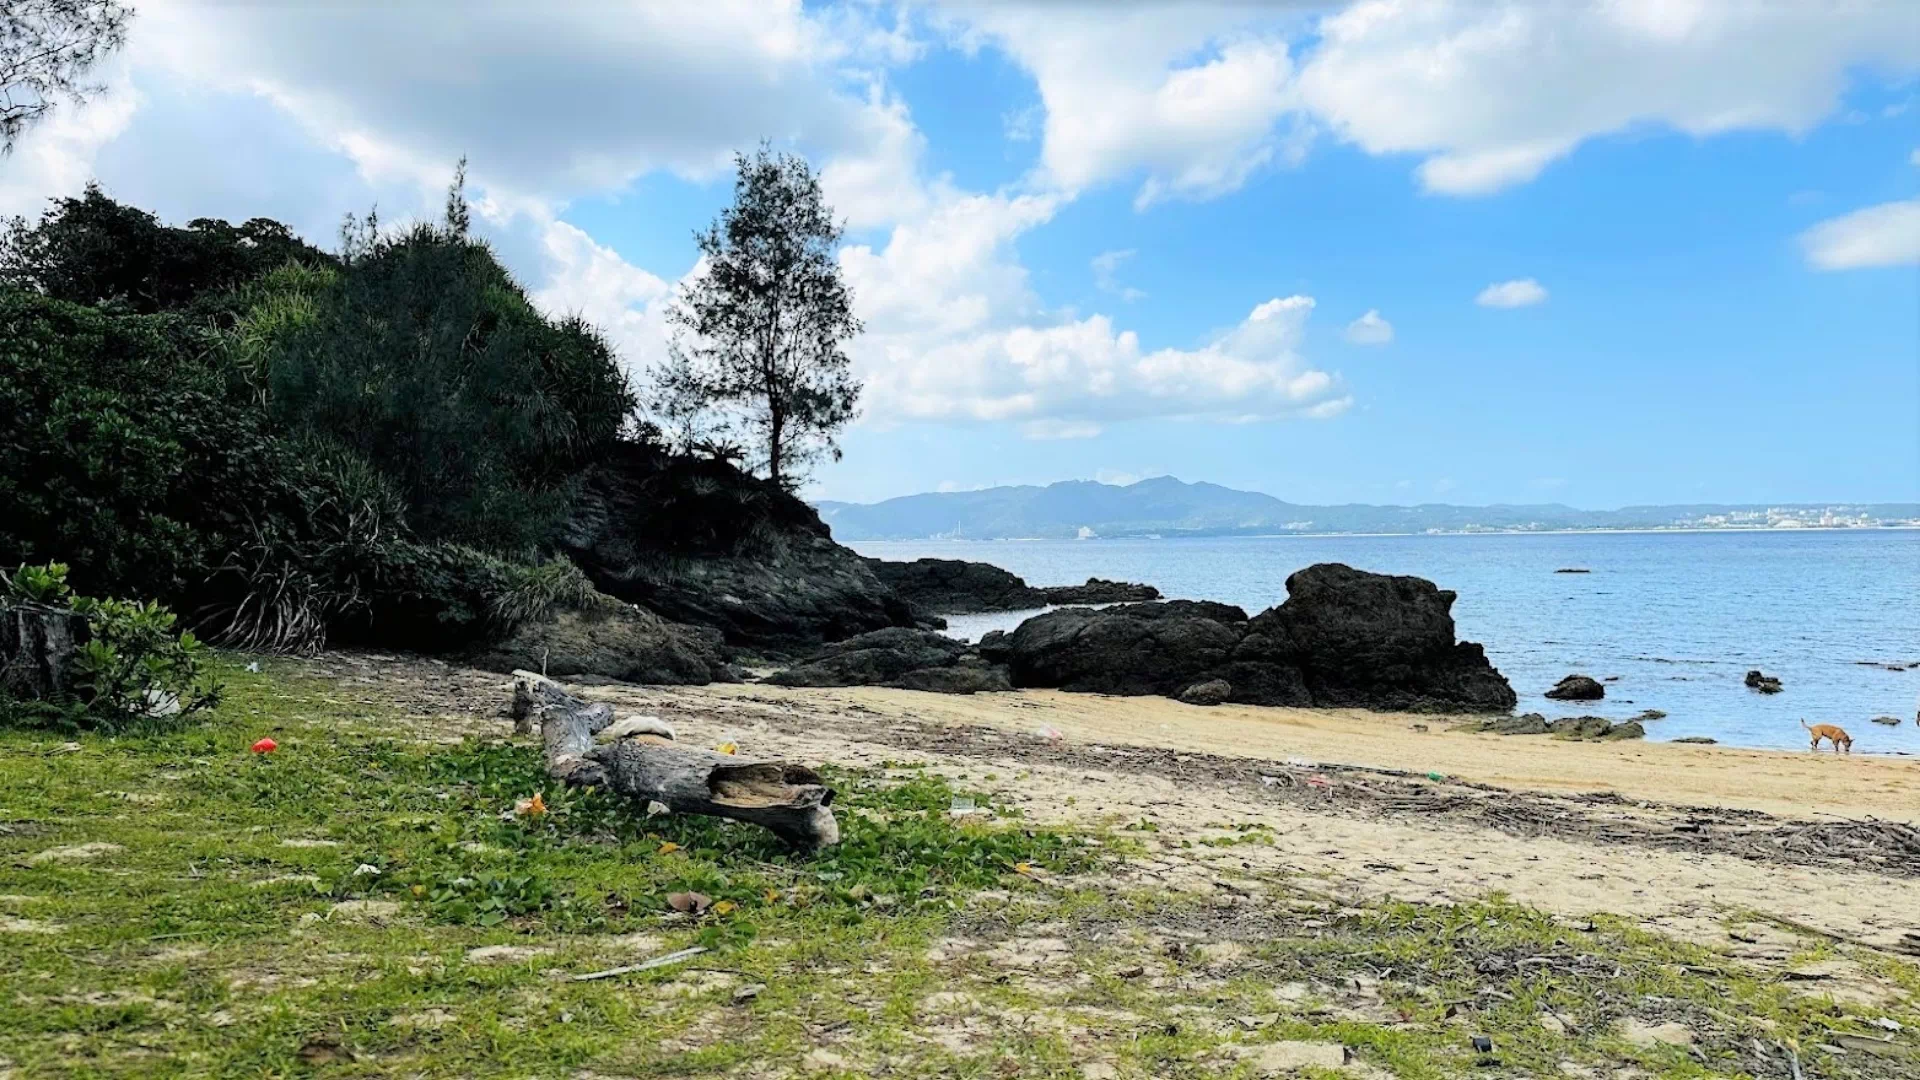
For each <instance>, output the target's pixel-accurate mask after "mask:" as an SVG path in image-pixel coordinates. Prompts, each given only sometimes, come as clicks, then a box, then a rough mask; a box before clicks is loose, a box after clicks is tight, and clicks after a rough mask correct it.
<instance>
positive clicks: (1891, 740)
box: [852, 530, 1920, 754]
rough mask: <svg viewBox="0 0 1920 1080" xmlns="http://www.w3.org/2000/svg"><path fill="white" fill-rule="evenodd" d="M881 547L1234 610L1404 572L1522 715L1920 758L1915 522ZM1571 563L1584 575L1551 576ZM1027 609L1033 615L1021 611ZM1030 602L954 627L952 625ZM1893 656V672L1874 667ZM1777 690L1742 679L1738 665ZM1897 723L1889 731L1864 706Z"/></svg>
mask: <svg viewBox="0 0 1920 1080" xmlns="http://www.w3.org/2000/svg"><path fill="white" fill-rule="evenodd" d="M852 546H853V547H855V548H857V549H858V550H859V551H860V552H861V553H862V554H866V555H874V556H879V557H881V558H887V559H915V558H920V557H922V556H936V557H939V558H949V559H971V560H975V561H978V562H988V563H993V564H994V565H996V566H1002V567H1005V568H1006V569H1008V570H1011V571H1013V572H1014V573H1016V574H1019V575H1020V576H1021V577H1024V578H1026V579H1027V581H1029V582H1031V583H1033V584H1036V585H1063V584H1070V583H1077V582H1081V581H1085V580H1086V579H1087V578H1088V577H1090V576H1094V577H1105V578H1115V579H1118V580H1122V581H1143V582H1147V583H1149V584H1152V585H1155V586H1158V587H1159V589H1160V591H1161V592H1163V593H1165V594H1166V595H1168V596H1169V597H1183V598H1192V599H1208V600H1223V601H1226V602H1228V603H1231V604H1237V605H1239V606H1241V607H1243V608H1245V609H1246V610H1247V611H1248V613H1249V614H1252V613H1255V612H1258V611H1261V610H1263V609H1265V608H1267V607H1270V606H1272V605H1274V604H1277V603H1279V602H1280V601H1282V600H1284V599H1285V598H1286V592H1287V590H1286V579H1287V575H1288V574H1291V573H1292V572H1293V571H1295V570H1298V569H1300V568H1301V567H1303V566H1307V565H1309V564H1312V563H1316V562H1344V563H1347V564H1349V565H1352V566H1356V567H1360V568H1362V569H1365V570H1375V571H1379V572H1382V573H1390V574H1417V575H1419V576H1420V577H1424V578H1429V579H1431V580H1433V581H1435V582H1437V583H1438V584H1439V585H1440V586H1441V587H1442V588H1447V589H1452V590H1454V591H1455V592H1458V593H1459V594H1460V599H1459V600H1458V601H1456V602H1455V603H1454V608H1453V614H1454V619H1455V621H1456V623H1457V624H1458V626H1459V631H1460V634H1461V636H1462V637H1465V638H1467V639H1468V640H1472V641H1478V642H1480V643H1481V644H1483V645H1485V646H1486V648H1487V654H1488V656H1489V657H1491V658H1492V660H1493V663H1494V665H1495V666H1497V667H1498V668H1499V669H1500V670H1501V671H1502V672H1503V673H1505V674H1506V676H1507V678H1508V679H1509V680H1511V681H1512V683H1513V687H1514V689H1515V690H1516V691H1518V692H1519V695H1520V711H1523V712H1525V711H1539V712H1544V713H1546V714H1547V715H1548V716H1561V715H1568V714H1571V713H1597V714H1600V715H1604V716H1609V717H1613V718H1616V719H1620V718H1625V717H1629V716H1632V715H1634V714H1635V713H1638V712H1639V711H1641V710H1642V709H1649V708H1652V709H1661V710H1664V711H1665V712H1666V713H1667V714H1668V718H1667V719H1665V720H1661V721H1658V722H1656V723H1653V724H1649V725H1648V731H1649V737H1650V738H1656V739H1672V738H1679V737H1681V736H1687V735H1708V736H1712V737H1713V738H1716V739H1718V740H1720V741H1721V742H1723V743H1728V744H1732V745H1739V746H1765V747H1796V746H1798V747H1804V746H1805V745H1806V740H1805V737H1804V735H1805V733H1804V732H1802V731H1801V729H1800V725H1799V722H1798V721H1799V720H1800V718H1801V717H1805V718H1806V719H1807V720H1808V721H1810V722H1819V721H1828V722H1831V723H1838V724H1840V725H1842V726H1844V727H1845V728H1846V729H1847V730H1848V731H1849V732H1851V733H1852V735H1853V737H1854V740H1855V743H1854V750H1855V752H1871V753H1910V754H1920V730H1916V729H1915V726H1914V714H1915V710H1916V708H1920V669H1909V668H1907V667H1906V666H1907V665H1914V664H1920V531H1907V530H1852V531H1832V532H1826V531H1784V530H1783V531H1773V532H1687V533H1570V534H1552V535H1542V534H1514V535H1509V534H1501V535H1468V536H1315V537H1306V536H1281V537H1258V538H1254V537H1236V538H1223V539H1178V540H1080V541H1075V540H1007V541H935V540H927V541H913V542H865V543H857V544H854V545H852ZM1560 567H1585V568H1587V569H1588V570H1591V571H1592V572H1591V573H1588V574H1556V573H1554V571H1555V570H1556V569H1558V568H1560ZM1027 614H1031V613H1027ZM1027 614H995V615H984V616H971V617H965V618H957V619H953V620H950V621H951V622H952V623H953V627H952V631H951V632H952V633H954V634H956V635H958V636H961V637H965V638H968V639H969V640H971V639H974V638H977V637H978V636H979V635H981V634H983V633H985V632H987V631H988V630H992V629H1000V628H1007V629H1010V628H1012V627H1013V626H1016V625H1018V624H1019V622H1020V621H1021V620H1022V619H1023V618H1026V617H1027ZM1889 664H1897V665H1901V666H1902V667H1903V670H1900V671H1890V670H1888V669H1887V665H1889ZM1756 667H1757V668H1761V669H1763V670H1764V671H1766V672H1767V673H1768V674H1769V675H1778V676H1780V678H1781V679H1782V680H1783V681H1784V683H1785V685H1786V691H1785V692H1784V693H1781V694H1778V695H1774V696H1772V697H1765V696H1762V695H1759V694H1755V693H1753V692H1751V691H1749V690H1747V689H1746V687H1745V686H1743V685H1742V684H1741V680H1742V678H1743V677H1744V676H1745V674H1746V672H1747V669H1749V668H1756ZM1570 672H1582V673H1585V674H1589V675H1592V676H1594V677H1595V678H1604V677H1608V676H1618V677H1619V678H1618V681H1617V682H1610V683H1608V684H1607V698H1606V700H1604V701H1601V702H1594V703H1591V704H1587V703H1569V704H1562V703H1560V702H1553V701H1548V700H1547V699H1546V698H1545V697H1543V696H1542V693H1543V691H1545V690H1546V689H1547V688H1548V687H1550V686H1552V685H1553V684H1554V682H1555V681H1557V680H1558V679H1559V678H1560V677H1561V676H1563V675H1566V674H1568V673H1570ZM1881 715H1888V716H1897V717H1899V718H1900V719H1901V724H1900V726H1899V727H1897V728H1887V727H1883V726H1881V725H1878V724H1872V723H1869V722H1868V720H1869V719H1870V718H1871V717H1875V716H1881Z"/></svg>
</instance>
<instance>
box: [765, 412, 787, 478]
mask: <svg viewBox="0 0 1920 1080" xmlns="http://www.w3.org/2000/svg"><path fill="white" fill-rule="evenodd" d="M786 426H787V423H786V418H785V417H784V416H782V415H780V412H779V410H777V409H775V410H773V411H772V420H771V422H769V423H768V425H767V428H768V434H769V436H770V437H769V438H768V439H767V479H769V480H772V481H773V485H774V486H775V487H777V488H781V489H785V487H786V482H785V481H783V480H781V479H780V440H781V438H782V437H783V436H784V435H785V434H786Z"/></svg>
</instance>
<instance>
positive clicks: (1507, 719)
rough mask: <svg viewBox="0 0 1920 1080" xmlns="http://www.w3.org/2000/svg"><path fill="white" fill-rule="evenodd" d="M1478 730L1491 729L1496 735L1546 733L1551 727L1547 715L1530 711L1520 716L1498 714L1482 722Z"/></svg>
mask: <svg viewBox="0 0 1920 1080" xmlns="http://www.w3.org/2000/svg"><path fill="white" fill-rule="evenodd" d="M1476 730H1479V731H1490V732H1492V733H1494V734H1495V735H1545V734H1546V733H1547V732H1548V731H1549V730H1550V729H1549V728H1548V727H1547V718H1546V717H1544V716H1541V715H1540V714H1539V713H1537V712H1530V713H1522V714H1521V715H1519V716H1496V717H1494V718H1492V719H1491V720H1486V721H1484V722H1482V723H1481V724H1480V726H1479V728H1477V729H1476Z"/></svg>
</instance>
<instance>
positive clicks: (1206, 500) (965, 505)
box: [816, 476, 1920, 541]
mask: <svg viewBox="0 0 1920 1080" xmlns="http://www.w3.org/2000/svg"><path fill="white" fill-rule="evenodd" d="M816 505H817V506H818V508H819V510H820V516H821V517H822V518H823V519H825V520H826V522H827V524H828V525H830V526H832V528H833V535H834V537H835V539H838V540H842V541H847V540H919V539H936V538H947V539H958V540H999V539H1026V538H1042V539H1060V538H1072V537H1117V536H1234V535H1261V534H1271V533H1427V532H1442V533H1449V532H1550V531H1557V530H1564V529H1728V528H1775V529H1782V528H1819V527H1880V526H1889V525H1920V503H1874V504H1846V505H1840V504H1834V505H1826V506H1816V505H1811V504H1801V505H1792V506H1785V505H1782V506H1766V505H1761V504H1757V503H1756V504H1752V505H1695V506H1629V507H1625V508H1623V509H1619V510H1577V509H1575V508H1573V507H1571V506H1561V505H1559V504H1557V503H1549V504H1543V505H1530V506H1450V505H1447V504H1444V503H1424V504H1421V505H1419V506H1369V505H1365V504H1361V503H1349V504H1346V505H1343V506H1305V505H1301V504H1299V503H1290V502H1285V501H1282V500H1280V499H1276V498H1274V497H1273V496H1271V495H1263V494H1260V493H1259V492H1255V491H1236V490H1234V489H1233V488H1227V487H1221V486H1220V485H1218V484H1206V483H1199V484H1189V483H1185V482H1183V481H1180V480H1176V479H1174V478H1173V477H1171V476H1161V477H1155V478H1154V479H1151V480H1142V481H1140V482H1138V483H1134V484H1128V485H1125V486H1119V485H1115V484H1101V483H1095V482H1094V481H1091V480H1066V481H1062V482H1060V483H1057V484H1048V485H1047V486H1046V487H1033V486H1021V487H996V488H985V489H983V490H980V491H951V492H931V493H928V494H925V495H905V496H902V497H900V498H897V499H888V500H886V501H885V502H878V503H846V502H820V503H817V504H816Z"/></svg>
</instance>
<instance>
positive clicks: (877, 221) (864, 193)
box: [820, 85, 928, 229]
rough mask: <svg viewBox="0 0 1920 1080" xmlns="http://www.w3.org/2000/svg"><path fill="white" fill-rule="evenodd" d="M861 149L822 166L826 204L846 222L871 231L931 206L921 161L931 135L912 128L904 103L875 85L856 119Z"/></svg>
mask: <svg viewBox="0 0 1920 1080" xmlns="http://www.w3.org/2000/svg"><path fill="white" fill-rule="evenodd" d="M856 128H857V130H858V135H859V138H858V140H857V145H858V146H859V149H857V150H852V151H849V152H844V153H842V154H840V155H839V156H837V157H835V158H833V159H831V160H829V161H828V162H827V163H826V165H824V166H823V167H822V168H821V169H820V187H821V190H822V191H823V192H824V193H825V195H826V199H827V203H828V205H830V206H832V207H833V208H834V209H835V211H837V212H838V213H839V214H840V215H841V216H842V217H844V218H845V219H846V222H847V224H848V226H850V227H851V228H855V229H867V228H873V227H876V226H881V225H887V224H890V223H892V222H895V221H902V220H905V219H907V218H910V217H913V216H915V215H917V214H921V213H924V212H925V211H926V208H927V201H928V194H927V190H926V187H925V185H923V184H922V183H921V180H920V159H921V157H922V156H923V155H924V154H925V153H926V148H927V139H926V136H925V135H922V134H921V133H920V129H919V128H917V127H915V126H914V123H913V118H912V117H911V116H910V115H909V114H908V112H907V106H906V103H905V102H902V101H900V100H899V99H897V98H889V97H887V96H886V94H885V92H884V91H883V89H882V88H881V87H880V86H878V85H875V86H874V87H873V88H872V90H871V91H870V92H869V96H868V99H867V104H866V107H865V108H864V109H862V110H861V111H860V113H859V115H858V117H857V121H856Z"/></svg>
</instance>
